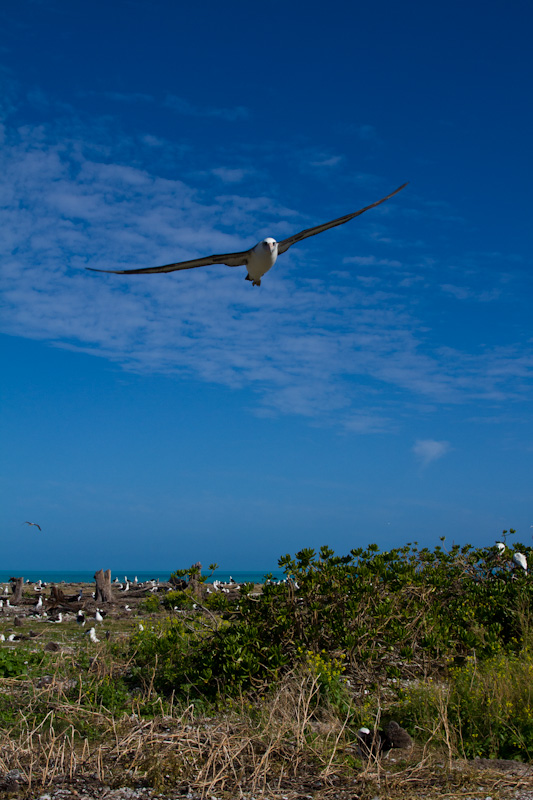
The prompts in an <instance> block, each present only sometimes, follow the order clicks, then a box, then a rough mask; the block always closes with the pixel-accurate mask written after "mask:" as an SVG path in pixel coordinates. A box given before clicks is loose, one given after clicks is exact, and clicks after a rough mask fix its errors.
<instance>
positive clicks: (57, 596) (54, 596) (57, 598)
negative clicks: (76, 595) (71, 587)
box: [50, 584, 67, 603]
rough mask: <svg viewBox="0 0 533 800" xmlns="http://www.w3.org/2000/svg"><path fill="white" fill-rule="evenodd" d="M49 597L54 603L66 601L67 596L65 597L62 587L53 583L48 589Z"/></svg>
mask: <svg viewBox="0 0 533 800" xmlns="http://www.w3.org/2000/svg"><path fill="white" fill-rule="evenodd" d="M50 598H51V600H52V601H53V602H54V603H66V602H67V598H66V597H65V593H64V591H63V589H61V588H60V587H59V586H56V585H55V584H54V585H53V586H52V587H51V589H50Z"/></svg>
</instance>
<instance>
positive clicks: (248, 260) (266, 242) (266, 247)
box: [86, 183, 407, 286]
mask: <svg viewBox="0 0 533 800" xmlns="http://www.w3.org/2000/svg"><path fill="white" fill-rule="evenodd" d="M406 186H407V184H406V183H404V184H403V185H402V186H399V187H398V189H395V191H394V192H391V193H390V194H388V195H387V196H386V197H382V198H381V200H377V201H376V202H375V203H372V204H371V205H369V206H365V207H364V208H361V209H359V211H354V212H353V213H352V214H346V215H345V216H344V217H338V218H337V219H334V220H331V222H323V223H322V224H321V225H315V226H314V227H313V228H306V229H305V230H303V231H300V232H299V233H294V234H293V235H292V236H289V237H287V239H282V241H281V242H277V241H276V240H275V239H273V238H272V237H271V236H268V237H267V238H266V239H263V241H262V242H258V243H257V244H256V245H255V246H254V247H251V248H250V249H249V250H243V251H241V252H238V253H225V254H223V255H213V256H203V257H202V258H193V259H192V260H190V261H177V262H175V263H174V264H165V265H164V266H162V267H143V268H141V269H96V268H95V267H86V269H89V270H91V271H92V272H111V273H114V274H116V275H148V274H149V273H153V272H175V271H176V270H182V269H193V268H194V267H207V266H209V265H211V264H225V265H226V266H227V267H242V266H246V267H247V268H248V274H247V276H246V280H247V281H252V286H261V278H262V277H263V275H264V274H265V273H266V272H268V270H269V269H271V268H272V267H273V266H274V264H275V263H276V261H277V258H278V256H279V255H281V254H282V253H285V252H286V251H287V250H288V249H289V247H292V245H293V244H296V242H301V241H302V239H307V238H308V237H309V236H316V235H317V233H322V232H323V231H327V230H329V229H330V228H335V227H337V225H344V224H345V223H346V222H349V221H350V220H351V219H354V218H355V217H358V216H359V215H360V214H364V213H365V211H369V210H370V209H371V208H375V207H376V206H379V205H381V203H384V202H385V200H389V198H391V197H394V195H395V194H398V192H401V190H402V189H404V188H405V187H406Z"/></svg>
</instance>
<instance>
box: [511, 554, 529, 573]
mask: <svg viewBox="0 0 533 800" xmlns="http://www.w3.org/2000/svg"><path fill="white" fill-rule="evenodd" d="M513 562H514V563H515V564H516V566H517V567H522V569H523V570H524V572H527V558H526V557H525V555H524V554H523V553H513Z"/></svg>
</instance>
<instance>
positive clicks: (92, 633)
mask: <svg viewBox="0 0 533 800" xmlns="http://www.w3.org/2000/svg"><path fill="white" fill-rule="evenodd" d="M86 635H87V636H88V637H89V639H90V640H91V642H94V643H95V644H96V643H97V642H99V641H100V639H98V638H97V636H96V629H95V628H89V630H88V631H87V634H86Z"/></svg>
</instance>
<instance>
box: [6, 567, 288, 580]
mask: <svg viewBox="0 0 533 800" xmlns="http://www.w3.org/2000/svg"><path fill="white" fill-rule="evenodd" d="M95 572H96V570H94V569H93V570H55V571H54V570H46V569H43V570H35V569H28V570H24V569H15V570H6V569H3V570H0V583H7V581H8V580H9V579H10V578H20V577H23V578H24V580H25V581H26V580H30V581H33V582H35V581H38V580H42V581H44V582H45V583H61V582H63V581H64V582H65V583H93V581H94V573H95ZM270 572H271V573H272V576H273V577H274V578H278V579H279V578H284V577H285V575H284V573H283V572H282V571H281V570H279V569H273V570H270ZM268 573H269V570H255V571H245V570H234V571H233V572H230V571H226V570H217V571H216V572H215V573H214V574H213V575H212V576H211V577H210V578H208V579H207V580H208V582H209V583H213V581H215V580H219V581H222V582H223V583H225V582H227V581H229V579H230V576H231V577H233V579H234V580H235V581H236V582H237V583H246V582H250V583H263V582H264V579H265V575H267V574H268ZM135 576H137V580H138V581H139V583H141V582H142V581H148V580H157V579H158V578H159V580H160V581H168V579H169V577H170V572H165V571H161V570H150V571H148V572H147V571H146V570H137V572H135V570H116V571H114V570H111V579H112V580H114V579H115V577H117V578H118V579H119V580H120V581H123V580H124V578H125V577H128V579H129V580H130V581H132V580H133V579H134V578H135Z"/></svg>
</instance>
